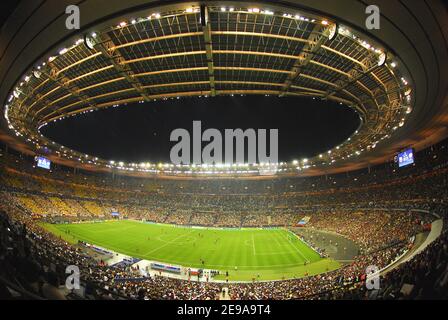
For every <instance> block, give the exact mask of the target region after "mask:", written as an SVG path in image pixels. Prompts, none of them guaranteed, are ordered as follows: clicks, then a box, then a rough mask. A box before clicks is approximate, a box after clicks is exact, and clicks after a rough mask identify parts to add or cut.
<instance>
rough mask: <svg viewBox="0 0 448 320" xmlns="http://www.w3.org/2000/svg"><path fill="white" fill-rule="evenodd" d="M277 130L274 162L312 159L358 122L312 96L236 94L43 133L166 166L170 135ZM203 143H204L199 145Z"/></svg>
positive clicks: (76, 122)
mask: <svg viewBox="0 0 448 320" xmlns="http://www.w3.org/2000/svg"><path fill="white" fill-rule="evenodd" d="M193 120H201V121H202V130H203V131H204V130H205V129H207V128H216V129H219V130H220V131H221V132H222V135H223V137H224V129H236V128H241V129H247V128H253V129H256V130H257V129H279V161H291V160H293V159H301V158H303V157H311V156H314V155H317V154H319V153H321V152H324V151H326V150H328V149H329V148H331V147H334V146H336V145H337V144H339V143H341V142H342V141H344V140H345V139H347V138H348V137H349V136H350V135H351V134H352V133H353V132H354V131H355V130H356V129H357V127H358V124H359V118H358V116H357V114H356V113H355V112H354V111H352V110H351V109H350V108H348V107H346V106H343V105H339V104H338V103H334V102H330V101H321V100H318V99H316V100H313V99H311V98H289V97H288V98H278V97H265V96H244V97H241V96H235V97H230V96H229V97H215V98H183V99H179V100H176V99H175V100H167V101H157V102H150V103H145V104H132V105H127V106H121V107H118V108H109V109H106V110H101V111H97V112H91V113H87V114H84V115H80V116H77V117H71V118H68V119H65V120H62V121H58V122H56V123H53V124H50V125H48V126H47V127H45V128H43V129H42V134H44V135H46V136H48V137H49V138H51V139H53V140H55V141H57V142H59V143H61V144H63V145H65V146H67V147H70V148H72V149H75V150H78V151H81V152H83V153H87V154H90V155H93V156H98V157H100V158H104V159H108V160H116V161H125V162H146V161H149V162H159V161H162V162H169V160H170V150H171V148H172V146H173V145H174V144H175V142H170V133H171V131H172V130H174V129H176V128H184V129H187V130H188V131H189V132H190V134H192V122H193ZM204 145H205V144H204Z"/></svg>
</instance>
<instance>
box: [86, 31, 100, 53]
mask: <svg viewBox="0 0 448 320" xmlns="http://www.w3.org/2000/svg"><path fill="white" fill-rule="evenodd" d="M97 37H98V35H97V34H96V33H95V32H93V33H91V34H85V35H84V44H85V45H86V47H87V49H89V50H93V49H94V47H95V45H96V44H97V43H98V40H97Z"/></svg>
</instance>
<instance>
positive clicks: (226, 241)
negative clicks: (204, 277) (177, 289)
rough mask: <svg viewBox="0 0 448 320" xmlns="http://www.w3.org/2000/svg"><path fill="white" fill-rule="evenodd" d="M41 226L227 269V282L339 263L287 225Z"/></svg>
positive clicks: (159, 257)
mask: <svg viewBox="0 0 448 320" xmlns="http://www.w3.org/2000/svg"><path fill="white" fill-rule="evenodd" d="M44 226H45V227H46V228H47V229H48V230H49V231H51V232H53V233H55V234H56V235H58V236H61V237H62V238H64V239H65V240H66V241H69V242H72V243H76V242H77V240H82V241H85V242H88V243H91V244H96V245H98V246H101V247H104V248H108V249H110V250H113V251H116V252H119V253H123V254H126V255H129V256H133V257H137V258H141V259H146V260H154V261H160V262H166V263H170V264H174V265H181V266H185V267H195V268H207V269H216V270H221V271H224V272H225V271H228V272H229V280H246V281H250V280H252V279H253V278H255V279H258V280H280V279H283V278H284V279H289V278H300V277H303V276H305V275H307V274H308V275H314V274H318V273H323V272H326V271H330V270H334V269H336V268H338V267H339V263H338V262H336V261H334V260H331V259H322V258H320V256H319V255H318V254H317V253H316V252H315V251H314V250H313V249H311V248H310V247H308V246H307V245H306V244H305V243H304V242H302V241H301V240H300V239H298V238H297V237H295V236H294V235H293V234H292V233H291V232H289V231H288V230H286V229H197V228H188V227H178V226H171V225H160V224H149V223H142V222H137V221H110V222H102V223H87V224H62V225H48V224H45V225H44ZM202 260H204V262H205V264H204V265H202V263H201V261H202ZM235 267H237V269H235ZM218 278H219V277H218ZM221 279H224V276H221Z"/></svg>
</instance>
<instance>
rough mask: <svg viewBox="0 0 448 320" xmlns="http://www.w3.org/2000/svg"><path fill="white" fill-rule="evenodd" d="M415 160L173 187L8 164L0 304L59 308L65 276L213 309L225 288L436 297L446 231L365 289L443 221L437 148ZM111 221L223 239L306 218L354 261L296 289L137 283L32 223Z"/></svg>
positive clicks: (108, 289)
mask: <svg viewBox="0 0 448 320" xmlns="http://www.w3.org/2000/svg"><path fill="white" fill-rule="evenodd" d="M418 158H420V160H422V162H421V163H422V165H421V166H418V167H409V168H406V169H404V170H403V171H398V170H397V169H396V168H394V167H393V166H392V165H391V164H386V165H383V166H380V167H375V168H371V170H370V171H366V170H364V171H360V172H358V173H350V174H344V175H337V176H329V177H311V178H295V179H275V180H268V181H264V180H263V181H251V180H247V181H245V180H232V181H221V180H216V181H215V180H206V181H199V180H198V181H196V180H192V181H179V182H176V181H171V180H170V181H163V180H157V181H156V180H151V179H148V180H144V179H143V180H142V179H139V178H129V177H118V178H117V177H115V178H114V179H112V178H110V177H105V176H96V175H89V174H86V173H77V174H73V173H67V172H64V171H63V170H60V171H58V170H55V171H54V172H52V173H46V174H44V173H42V174H40V173H39V174H36V172H35V171H33V170H32V169H30V168H29V167H26V164H25V163H26V161H23V162H21V161H20V160H17V159H15V158H14V157H11V158H9V159H8V160H6V161H3V162H2V165H1V166H0V173H1V174H0V179H1V181H0V193H1V201H0V228H1V233H0V261H1V266H2V267H1V268H0V277H1V281H0V293H1V295H5V296H8V295H9V296H11V297H14V296H16V295H17V294H18V293H17V292H26V295H27V296H33V297H34V296H38V297H44V298H48V299H64V298H66V297H67V295H66V292H64V291H63V290H61V289H60V288H59V285H60V284H62V281H61V279H62V277H63V275H64V274H65V267H66V266H67V265H72V264H75V265H78V266H79V267H80V268H81V274H82V276H83V282H84V285H85V287H86V297H88V298H95V299H120V298H126V299H129V298H131V299H192V300H194V299H216V298H217V297H218V296H219V294H220V292H221V291H222V289H223V287H224V286H225V287H227V288H228V289H229V294H230V296H231V298H233V299H299V298H300V299H308V298H309V299H321V298H323V299H339V298H360V299H369V298H373V299H400V298H434V297H435V298H438V297H446V292H447V290H446V289H447V282H448V274H447V272H448V270H447V267H446V266H447V256H448V255H447V253H448V247H447V231H446V227H445V229H444V231H443V233H442V235H441V236H440V237H439V238H438V239H437V240H436V241H435V242H433V243H432V244H431V245H430V246H429V247H428V248H427V249H426V250H424V251H423V252H422V253H420V254H419V255H418V256H417V257H415V258H414V259H413V260H411V261H409V262H407V263H405V264H402V265H400V266H399V267H398V268H396V269H394V270H393V271H391V272H389V273H388V274H387V275H386V276H385V278H384V282H383V285H382V287H381V289H380V290H377V291H375V292H372V291H369V290H366V289H365V285H364V281H365V278H366V275H365V272H366V271H365V270H366V267H367V266H369V265H372V264H373V265H376V266H378V267H380V268H381V267H384V266H386V265H388V264H389V263H390V262H391V261H393V260H394V259H395V258H396V257H398V256H400V255H401V254H402V253H403V252H404V250H406V249H407V248H408V246H409V238H410V237H411V236H412V235H415V234H416V233H418V232H421V231H422V230H424V228H425V226H426V225H427V224H428V223H430V222H431V221H432V220H433V218H432V216H431V215H429V214H428V212H431V213H433V214H436V215H438V216H439V217H441V218H442V219H445V217H446V212H447V201H448V191H447V190H448V188H447V187H448V179H447V176H448V175H447V173H448V167H447V166H446V163H448V162H447V161H448V155H447V148H446V143H445V144H439V145H436V146H434V147H432V148H430V149H427V150H425V151H423V153H421V154H420V155H419V156H418V157H417V159H418ZM11 159H12V160H11ZM423 160H424V161H423ZM114 210H116V211H119V212H120V214H121V215H122V217H124V218H131V219H139V220H140V219H145V220H149V221H156V222H163V223H172V224H180V225H213V226H222V227H246V226H254V227H260V226H292V225H295V224H297V222H298V221H300V219H302V218H303V217H304V216H308V217H310V221H309V224H308V225H307V228H316V229H319V230H326V231H330V232H336V233H338V234H341V235H343V236H345V237H347V238H349V239H351V240H353V241H355V242H356V243H358V244H359V245H360V247H361V249H362V250H361V252H360V254H359V255H358V256H357V257H356V258H355V260H354V261H353V262H352V263H350V264H348V265H346V266H344V267H343V268H341V269H339V270H335V271H332V272H327V273H325V274H322V275H317V276H309V277H305V278H302V279H295V280H284V281H275V282H257V281H254V283H246V284H232V283H224V284H217V283H211V282H210V283H207V282H193V281H184V280H176V279H170V278H165V277H160V276H154V277H147V278H144V279H140V280H139V281H135V280H132V279H135V277H136V275H138V270H135V269H133V268H131V267H130V266H118V267H108V266H106V265H104V263H102V261H97V260H95V259H94V257H92V256H90V255H89V254H87V253H86V252H85V251H83V250H82V249H81V248H80V247H78V246H72V245H69V244H68V243H65V242H64V241H63V240H61V239H60V238H57V237H55V236H54V235H52V234H50V233H48V232H46V231H45V230H43V229H42V228H41V227H39V225H38V224H37V223H36V220H38V219H41V218H47V219H50V220H53V221H57V220H58V219H64V220H65V221H75V220H90V219H109V218H110V213H111V212H112V211H114ZM419 210H423V211H419ZM444 222H445V223H444V226H446V221H444ZM117 278H120V279H121V280H120V281H116V280H117ZM127 279H128V280H127ZM12 288H13V289H12Z"/></svg>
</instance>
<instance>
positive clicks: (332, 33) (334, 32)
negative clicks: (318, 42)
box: [328, 23, 339, 41]
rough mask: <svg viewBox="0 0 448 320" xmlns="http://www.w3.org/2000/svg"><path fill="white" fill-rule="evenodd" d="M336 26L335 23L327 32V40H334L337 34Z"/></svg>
mask: <svg viewBox="0 0 448 320" xmlns="http://www.w3.org/2000/svg"><path fill="white" fill-rule="evenodd" d="M338 28H339V27H338V24H337V23H335V24H333V25H331V27H330V30H329V34H328V40H330V41H331V40H333V39H334V38H336V36H337V34H338Z"/></svg>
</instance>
